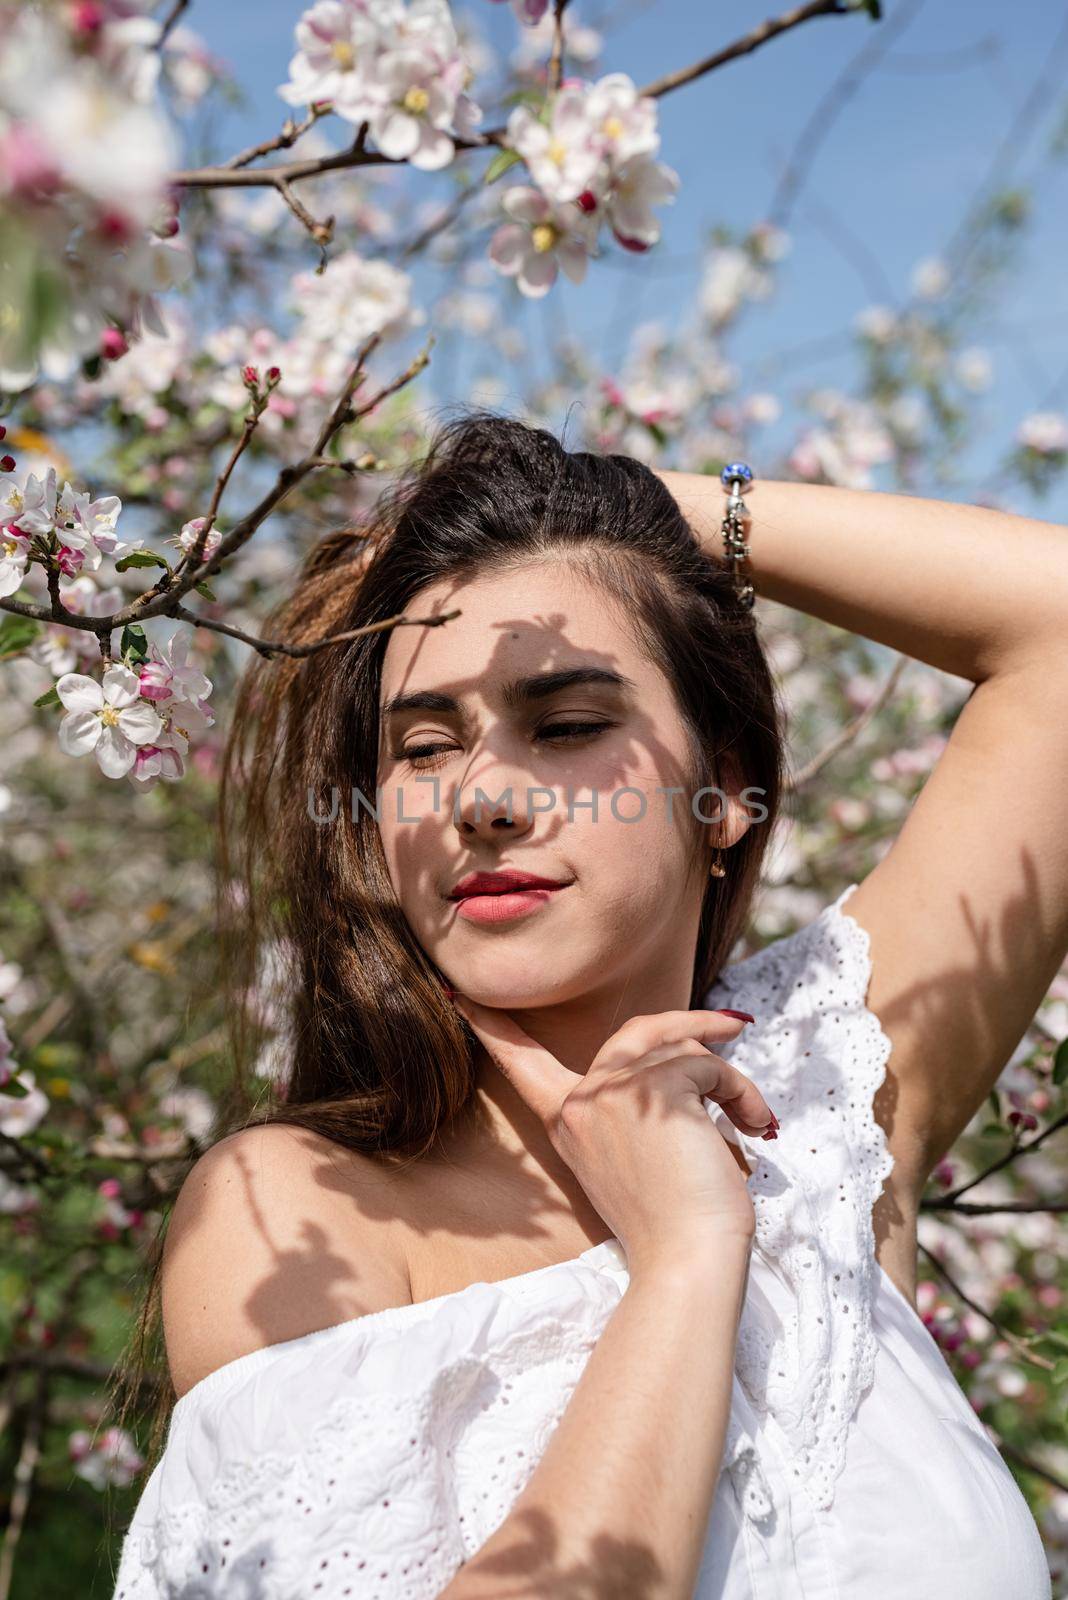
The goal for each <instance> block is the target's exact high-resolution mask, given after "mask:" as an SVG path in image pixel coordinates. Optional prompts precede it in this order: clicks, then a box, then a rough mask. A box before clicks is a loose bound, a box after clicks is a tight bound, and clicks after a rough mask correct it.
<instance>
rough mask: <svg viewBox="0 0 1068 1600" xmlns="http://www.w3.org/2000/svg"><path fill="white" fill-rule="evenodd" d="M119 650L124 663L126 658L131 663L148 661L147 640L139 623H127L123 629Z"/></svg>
mask: <svg viewBox="0 0 1068 1600" xmlns="http://www.w3.org/2000/svg"><path fill="white" fill-rule="evenodd" d="M119 650H120V653H121V655H122V658H123V660H124V661H125V660H126V658H127V656H129V657H130V658H131V660H133V661H147V660H148V640H147V638H146V637H145V630H144V628H142V626H141V624H140V623H139V622H128V623H127V624H126V626H125V628H123V630H122V639H121V640H120V642H119Z"/></svg>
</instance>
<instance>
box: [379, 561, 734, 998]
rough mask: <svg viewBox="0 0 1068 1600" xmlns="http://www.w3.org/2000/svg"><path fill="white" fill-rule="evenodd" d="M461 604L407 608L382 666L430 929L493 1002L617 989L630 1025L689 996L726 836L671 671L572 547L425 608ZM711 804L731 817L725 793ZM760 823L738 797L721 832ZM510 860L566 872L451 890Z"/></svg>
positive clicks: (389, 788) (412, 915)
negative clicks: (526, 886) (519, 884)
mask: <svg viewBox="0 0 1068 1600" xmlns="http://www.w3.org/2000/svg"><path fill="white" fill-rule="evenodd" d="M456 608H459V609H460V610H461V612H462V615H460V616H458V617H455V618H454V619H453V620H451V621H449V622H446V623H444V624H442V625H441V626H440V627H436V628H421V627H418V626H412V627H401V628H395V629H394V630H393V632H392V634H391V636H390V641H389V645H388V647H387V650H386V655H385V660H384V666H383V676H382V691H381V737H380V747H379V771H378V783H379V785H380V786H381V824H380V826H381V834H382V840H383V845H384V848H385V853H386V858H387V861H388V865H389V871H390V875H391V877H392V880H393V884H394V887H395V889H396V893H397V896H398V899H399V901H400V904H401V906H402V908H403V911H404V914H405V916H406V918H407V920H408V922H409V925H410V926H411V928H412V930H413V931H414V933H415V935H416V937H417V939H418V940H419V942H420V944H421V945H422V947H423V948H424V949H425V950H426V952H427V954H428V955H429V956H430V957H431V958H432V959H433V961H434V962H435V963H436V964H437V966H438V967H439V968H440V969H441V971H442V972H443V973H444V974H445V975H446V977H447V978H448V980H449V982H450V983H451V984H452V985H453V986H454V987H455V988H456V989H458V990H460V991H462V992H463V993H465V994H468V995H470V996H471V997H472V999H475V1000H478V1001H480V1002H481V1003H482V1004H484V1005H489V1006H495V1007H499V1008H502V1009H506V1010H513V1009H526V1008H534V1009H535V1010H537V1009H538V1008H542V1007H550V1008H554V1007H560V1006H568V1005H569V1003H575V1002H577V1003H579V1005H580V1006H581V1005H582V1003H583V1002H587V1001H590V1000H594V999H595V998H599V999H600V1000H602V1001H603V1002H604V1003H605V1007H606V1015H605V1018H604V1019H603V1020H605V1021H606V1022H607V1023H611V1024H612V1025H614V1026H618V1025H619V1023H621V1022H622V1021H623V1020H624V1018H625V1017H626V1016H629V1015H632V1014H634V1013H635V1012H636V1011H642V1012H644V1011H649V1010H653V1009H670V1008H673V1007H676V1006H677V1007H685V1006H687V1005H688V1003H689V990H690V980H691V974H692V966H693V957H694V951H695V948H696V939H697V929H698V922H699V915H700V908H701V902H702V896H703V894H704V891H705V888H706V886H707V875H708V868H709V865H710V862H711V846H712V843H713V840H712V839H711V838H710V837H709V835H710V832H711V830H710V829H709V828H708V827H707V826H705V825H703V824H702V823H701V822H699V821H698V820H697V819H696V818H695V816H694V813H693V811H692V810H691V800H692V798H693V792H692V790H691V786H690V775H689V751H688V744H687V738H686V732H685V728H684V724H683V720H682V717H681V714H680V712H679V710H678V707H677V705H676V702H675V698H674V693H673V691H672V689H671V686H670V685H669V683H668V681H667V680H666V678H665V677H664V676H663V675H662V673H661V672H660V670H659V668H657V667H656V666H654V665H653V664H652V663H651V662H650V661H649V660H648V659H647V658H646V657H645V656H644V655H643V654H642V652H641V650H640V649H639V646H638V644H637V643H636V642H635V640H634V639H633V638H632V637H631V635H630V632H629V630H628V629H627V628H626V627H625V626H624V625H623V623H622V620H621V619H620V618H619V617H617V615H616V613H615V610H614V608H613V607H612V605H610V603H609V601H608V600H607V598H606V596H605V594H604V593H603V591H601V590H600V589H599V588H597V587H594V586H592V585H591V584H590V582H589V581H588V580H587V579H586V578H584V577H583V576H581V575H579V574H578V573H576V572H575V571H574V569H573V568H571V567H570V566H569V565H568V564H567V563H566V562H565V561H563V560H559V561H555V562H550V563H542V562H539V563H537V564H534V563H531V564H530V565H528V566H527V567H525V568H524V569H523V570H522V571H519V572H513V573H509V574H507V575H504V576H493V575H486V576H483V577H479V578H477V579H474V580H472V581H469V582H462V583H461V582H453V581H450V582H447V583H445V582H439V583H435V584H433V585H431V586H429V587H428V588H426V589H424V590H423V591H422V592H421V593H420V594H419V595H418V596H417V597H416V598H415V600H414V601H413V602H412V604H411V605H410V606H409V607H408V612H409V615H412V616H417V617H423V616H433V615H435V614H438V613H441V612H445V611H452V610H454V609H456ZM578 672H581V673H584V674H586V675H587V678H588V681H583V680H582V679H573V680H572V681H568V680H567V679H566V678H564V677H563V676H562V675H563V674H567V673H578ZM426 747H430V748H426ZM703 781H704V780H703ZM669 789H674V790H675V791H676V792H675V793H674V794H673V795H669V794H667V793H665V792H663V791H665V790H669ZM476 791H481V794H482V797H483V798H482V800H481V808H480V809H479V804H478V797H477V794H476ZM634 791H638V792H637V793H635V792H634ZM509 800H510V802H511V813H510V819H509V811H508V803H509ZM595 802H596V812H595V811H594V803H595ZM697 805H698V808H699V810H700V811H701V812H702V813H703V814H704V815H705V816H706V817H708V818H710V819H714V818H715V817H716V816H717V814H718V810H719V808H720V806H721V805H722V802H721V800H720V797H719V795H717V794H716V793H715V792H713V793H710V794H706V795H704V796H703V797H700V798H699V799H698V801H697ZM643 809H644V814H642V813H643ZM746 825H747V819H746V818H745V817H744V814H743V813H742V811H741V808H740V807H738V806H737V804H736V803H735V804H734V805H733V806H732V807H731V809H730V813H729V816H728V823H727V832H726V833H725V834H724V835H723V840H722V842H724V843H729V842H733V841H734V840H736V839H737V838H738V837H740V836H741V833H742V832H744V831H745V826H746ZM506 868H509V869H514V870H516V871H519V872H524V873H532V874H537V875H538V876H540V877H542V878H546V879H550V880H552V882H553V883H556V884H559V885H561V887H559V888H556V889H552V890H549V891H545V892H542V893H541V894H537V893H527V894H526V895H519V896H516V895H512V896H508V897H507V899H504V900H502V899H499V898H497V899H495V898H494V897H492V896H487V895H481V896H477V897H474V898H471V899H464V900H457V899H454V898H450V896H451V895H452V894H453V891H454V888H455V886H456V885H457V884H458V883H459V882H460V880H461V879H464V878H466V877H468V876H469V875H470V874H472V873H476V872H482V873H492V872H500V871H502V870H503V869H506ZM621 1005H622V1006H623V1008H624V1009H622V1010H620V1006H621ZM613 1017H614V1018H615V1019H616V1020H615V1022H614V1023H612V1018H613Z"/></svg>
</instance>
